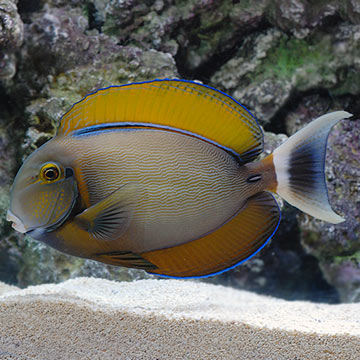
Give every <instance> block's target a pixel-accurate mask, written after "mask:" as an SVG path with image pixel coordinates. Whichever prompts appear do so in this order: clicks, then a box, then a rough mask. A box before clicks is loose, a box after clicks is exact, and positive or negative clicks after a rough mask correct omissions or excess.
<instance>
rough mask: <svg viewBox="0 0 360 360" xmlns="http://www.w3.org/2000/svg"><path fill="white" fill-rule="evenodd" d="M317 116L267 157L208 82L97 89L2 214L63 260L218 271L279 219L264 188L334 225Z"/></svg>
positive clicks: (171, 271)
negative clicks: (64, 256)
mask: <svg viewBox="0 0 360 360" xmlns="http://www.w3.org/2000/svg"><path fill="white" fill-rule="evenodd" d="M351 116H352V114H350V113H348V112H346V111H342V110H340V111H335V112H332V113H328V114H325V115H322V116H320V117H319V118H317V119H315V120H313V121H312V122H310V123H309V124H308V125H307V126H305V127H304V128H303V129H301V130H300V131H298V132H297V133H295V134H294V135H292V136H291V137H290V138H288V140H287V141H286V142H284V143H283V144H281V145H280V146H279V147H278V148H276V149H275V150H274V151H273V152H272V153H271V154H270V155H268V156H265V157H263V158H261V157H260V158H259V155H260V154H261V153H262V152H263V147H264V136H263V131H262V129H261V127H260V126H259V124H258V121H257V120H256V118H255V117H254V116H253V115H252V114H251V112H250V111H249V110H247V109H246V107H245V106H243V105H241V104H240V103H239V102H237V101H236V100H235V99H233V98H232V97H231V96H229V95H227V94H225V93H224V92H222V91H220V90H217V89H215V88H213V87H210V86H207V85H203V84H200V83H198V82H194V81H190V80H181V79H156V80H151V81H143V82H137V83H131V84H125V85H119V86H110V87H107V88H104V89H99V90H97V91H96V92H94V93H91V94H89V95H87V96H86V97H85V98H83V99H82V100H81V101H79V102H77V103H75V104H74V105H73V106H72V108H71V109H70V110H69V111H68V112H67V113H66V114H65V115H64V116H63V117H62V119H61V121H60V124H59V127H58V129H57V132H56V135H55V136H54V137H53V138H52V139H51V140H49V141H48V142H46V143H45V144H43V145H42V146H41V147H39V148H38V149H37V150H36V151H34V152H33V153H32V154H31V155H30V156H29V157H28V158H27V159H26V160H25V161H24V163H23V164H22V166H21V168H20V169H19V171H18V173H17V175H16V177H15V179H14V182H13V185H12V187H11V194H10V207H9V210H8V213H7V219H8V220H9V221H11V222H13V224H12V226H13V228H14V229H15V230H17V231H19V232H21V233H25V234H27V235H29V236H31V237H32V238H34V239H36V240H38V241H41V242H44V243H46V244H48V245H49V246H51V247H53V248H55V249H57V250H59V251H61V252H64V253H66V254H70V255H73V256H77V257H81V258H87V259H92V260H96V261H99V262H102V263H106V264H110V265H115V266H123V267H128V268H136V269H142V270H145V271H147V272H148V273H151V274H155V275H160V276H164V277H172V278H199V277H207V276H212V275H216V274H219V273H222V272H224V271H227V270H229V269H232V268H234V267H236V266H238V265H240V264H241V263H243V262H244V261H246V260H248V259H250V258H251V257H253V256H254V255H255V254H257V253H258V252H259V251H260V250H261V249H263V248H264V247H265V246H266V244H268V243H269V241H270V239H271V238H272V237H273V235H274V234H275V232H276V230H277V229H278V227H279V223H280V218H281V215H280V210H279V206H278V203H277V201H276V200H275V198H274V196H273V194H278V195H279V196H280V197H282V198H283V199H284V200H285V201H287V202H288V203H290V204H291V205H293V206H295V207H297V208H298V209H300V210H301V211H303V212H305V213H307V214H309V215H311V216H313V217H315V218H318V219H321V220H324V221H327V222H330V223H333V224H337V223H340V222H342V221H344V218H342V217H341V216H340V215H338V214H337V213H336V212H334V211H333V210H332V208H331V205H330V203H329V200H328V194H327V187H326V179H325V174H324V168H325V155H326V144H327V139H328V135H329V132H330V130H331V128H332V127H333V126H334V125H335V124H336V123H337V122H339V121H340V120H343V119H347V118H349V117H351Z"/></svg>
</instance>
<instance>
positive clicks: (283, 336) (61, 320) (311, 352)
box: [0, 278, 360, 360]
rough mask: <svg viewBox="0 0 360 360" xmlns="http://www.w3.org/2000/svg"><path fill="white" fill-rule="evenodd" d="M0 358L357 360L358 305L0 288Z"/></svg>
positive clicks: (196, 288)
mask: <svg viewBox="0 0 360 360" xmlns="http://www.w3.org/2000/svg"><path fill="white" fill-rule="evenodd" d="M0 359H1V360H2V359H42V360H44V359H56V360H61V359H66V360H69V359H71V360H72V359H159V360H162V359H274V360H278V359H291V360H295V359H297V360H300V359H346V360H348V359H356V360H358V359H360V304H341V305H328V304H313V303H308V302H300V301H294V302H288V301H285V300H279V299H275V298H271V297H266V296H259V295H256V294H253V293H250V292H246V291H239V290H234V289H231V288H225V287H222V286H216V285H210V284H204V283H199V282H192V281H178V280H141V281H136V282H131V283H127V282H114V281H108V280H102V279H93V278H78V279H74V280H69V281H66V282H64V283H61V284H57V285H53V284H49V285H40V286H33V287H29V288H27V289H24V290H20V289H17V288H15V287H11V286H8V285H5V284H2V283H0Z"/></svg>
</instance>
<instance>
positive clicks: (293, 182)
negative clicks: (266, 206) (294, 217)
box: [273, 111, 352, 224]
mask: <svg viewBox="0 0 360 360" xmlns="http://www.w3.org/2000/svg"><path fill="white" fill-rule="evenodd" d="M351 116H352V114H350V113H348V112H346V111H335V112H333V113H330V114H326V115H323V116H320V117H319V118H317V119H316V120H314V121H313V122H311V123H310V124H308V125H307V126H305V127H304V128H303V129H301V130H300V131H298V132H297V133H296V134H294V135H293V136H291V137H290V138H289V139H288V140H287V141H286V142H285V143H284V144H282V145H280V146H279V147H278V148H277V149H276V150H275V151H274V153H273V161H274V166H275V172H276V177H277V183H278V185H277V190H276V192H277V193H278V194H279V195H280V196H281V197H282V198H284V199H285V200H286V201H287V202H288V203H290V204H291V205H293V206H295V207H297V208H298V209H300V210H302V211H304V212H305V213H307V214H309V215H312V216H314V217H316V218H318V219H321V220H325V221H328V222H330V223H333V224H337V223H340V222H342V221H344V219H343V218H342V217H341V216H339V215H337V214H336V213H335V212H334V211H333V210H332V209H331V206H330V204H329V199H328V193H327V188H326V180H325V156H326V143H327V139H328V135H329V132H330V130H331V128H332V127H333V126H334V125H335V124H336V123H337V122H338V121H340V120H342V119H345V118H349V117H351Z"/></svg>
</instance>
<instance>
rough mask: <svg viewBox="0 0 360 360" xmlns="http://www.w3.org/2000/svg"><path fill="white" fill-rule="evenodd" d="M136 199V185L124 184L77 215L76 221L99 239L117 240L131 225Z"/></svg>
mask: <svg viewBox="0 0 360 360" xmlns="http://www.w3.org/2000/svg"><path fill="white" fill-rule="evenodd" d="M135 199H136V186H135V185H130V184H127V185H124V186H122V187H121V188H119V189H118V190H116V191H114V192H113V193H112V194H110V195H109V196H107V197H106V198H104V199H103V200H101V201H99V202H98V203H96V204H95V205H93V206H90V207H89V208H87V209H86V210H84V211H83V212H82V213H81V214H79V215H77V216H76V217H75V219H74V221H75V223H76V224H77V225H78V226H80V227H81V228H82V229H83V230H85V231H88V232H89V233H90V234H91V235H92V236H94V237H95V238H97V239H98V240H104V241H110V240H115V239H117V238H119V237H120V236H121V235H122V234H123V233H124V232H125V231H126V229H127V228H128V227H129V224H130V221H131V217H132V213H133V208H134V205H135Z"/></svg>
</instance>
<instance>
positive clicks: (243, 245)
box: [141, 192, 280, 278]
mask: <svg viewBox="0 0 360 360" xmlns="http://www.w3.org/2000/svg"><path fill="white" fill-rule="evenodd" d="M279 221H280V211H279V208H278V205H277V203H276V201H275V199H274V198H273V196H272V195H270V194H269V193H267V192H262V193H259V194H257V195H255V196H253V197H251V198H250V199H248V201H247V204H246V205H245V207H244V208H243V209H242V210H241V211H240V212H239V213H238V214H237V215H236V216H235V217H234V218H233V219H231V220H230V221H229V222H227V223H226V224H225V225H224V226H222V227H221V228H219V229H218V230H216V231H214V232H213V233H211V234H209V235H207V236H205V237H203V238H200V239H197V240H194V241H191V242H189V243H186V244H182V245H179V246H175V247H172V248H167V249H162V250H155V251H151V252H145V253H142V254H141V256H142V257H143V258H145V259H147V260H148V261H149V262H151V263H152V264H154V265H156V266H157V269H156V270H151V271H150V272H151V273H153V274H159V275H165V276H170V277H181V278H183V277H206V276H210V275H215V274H217V273H220V272H223V271H225V270H229V269H231V268H233V267H235V266H237V265H238V264H239V263H241V262H242V261H245V260H247V259H248V258H249V257H251V256H252V255H254V254H255V253H256V252H258V251H259V250H260V249H261V248H262V247H264V246H265V244H266V243H267V241H268V240H269V238H270V237H271V236H272V235H273V234H274V232H275V231H276V229H277V226H278V224H279Z"/></svg>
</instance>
